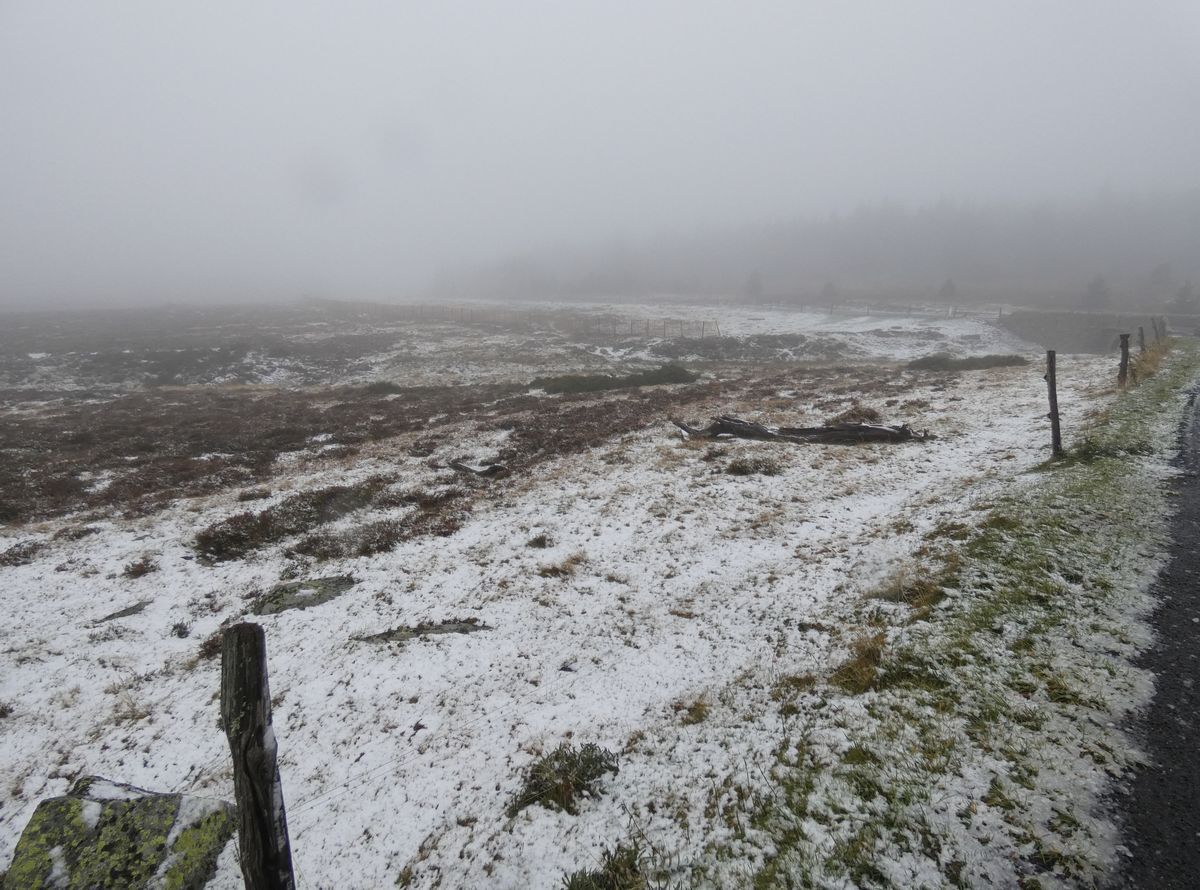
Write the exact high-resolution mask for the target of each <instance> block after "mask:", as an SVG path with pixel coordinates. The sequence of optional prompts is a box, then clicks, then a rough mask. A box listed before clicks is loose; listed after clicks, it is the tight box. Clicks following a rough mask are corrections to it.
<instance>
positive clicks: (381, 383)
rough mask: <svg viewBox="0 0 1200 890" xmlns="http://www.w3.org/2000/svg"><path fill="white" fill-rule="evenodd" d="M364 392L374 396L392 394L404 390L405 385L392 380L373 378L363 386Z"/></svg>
mask: <svg viewBox="0 0 1200 890" xmlns="http://www.w3.org/2000/svg"><path fill="white" fill-rule="evenodd" d="M363 392H365V393H367V394H368V395H372V396H390V395H395V394H396V393H401V392H404V387H403V386H401V385H400V384H398V383H392V381H390V380H373V381H371V382H370V383H368V384H367V385H366V386H364V387H363Z"/></svg>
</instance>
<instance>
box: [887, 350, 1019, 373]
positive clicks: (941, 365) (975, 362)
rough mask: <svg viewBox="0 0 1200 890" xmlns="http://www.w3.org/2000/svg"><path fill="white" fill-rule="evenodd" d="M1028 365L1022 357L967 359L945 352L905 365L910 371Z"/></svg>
mask: <svg viewBox="0 0 1200 890" xmlns="http://www.w3.org/2000/svg"><path fill="white" fill-rule="evenodd" d="M1027 364H1029V359H1027V358H1025V356H1023V355H974V356H969V357H968V358H953V357H951V356H950V355H949V354H947V353H945V352H937V353H934V354H933V355H926V356H923V357H922V358H918V359H913V360H912V361H911V362H909V363H908V365H906V367H907V368H908V370H910V371H981V370H983V369H984V368H1012V367H1016V366H1018V365H1027Z"/></svg>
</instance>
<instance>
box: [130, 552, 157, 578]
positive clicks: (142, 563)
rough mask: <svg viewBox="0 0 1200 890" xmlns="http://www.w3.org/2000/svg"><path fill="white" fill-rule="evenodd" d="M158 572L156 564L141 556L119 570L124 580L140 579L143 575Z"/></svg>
mask: <svg viewBox="0 0 1200 890" xmlns="http://www.w3.org/2000/svg"><path fill="white" fill-rule="evenodd" d="M157 571H158V563H156V562H155V561H154V560H153V559H151V558H150V557H149V556H143V557H142V558H141V559H136V560H134V561H133V562H131V563H129V564H128V565H126V566H125V568H124V569H122V570H121V574H122V575H124V576H125V577H126V578H140V577H142V576H143V575H149V574H150V573H151V572H157Z"/></svg>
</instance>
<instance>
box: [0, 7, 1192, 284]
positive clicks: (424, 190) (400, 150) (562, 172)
mask: <svg viewBox="0 0 1200 890" xmlns="http://www.w3.org/2000/svg"><path fill="white" fill-rule="evenodd" d="M1198 100H1200V5H1198V4H1196V3H1194V2H1189V0H1179V2H1144V3H1137V4H1132V3H1115V2H1112V3H1110V2H1096V0H1076V2H1060V3H1054V4H1046V3H1039V2H1008V0H1005V2H975V3H962V2H961V0H947V2H906V3H895V2H855V3H839V4H833V3H754V4H734V3H709V2H696V0H686V2H671V3H668V2H648V3H624V4H614V3H601V2H572V3H549V2H546V3H534V2H527V3H520V4H516V3H498V2H497V3H480V2H475V3H469V2H463V3H454V4H418V3H387V2H378V3H372V2H348V3H302V4H297V3H282V2H277V3H268V2H261V3H251V4H247V3H231V2H210V3H203V4H200V3H195V4H178V3H162V2H159V0H145V2H117V0H113V2H106V3H77V2H72V3H65V2H48V0H28V2H26V0H5V2H0V120H2V121H3V123H2V124H0V160H2V162H3V163H0V307H3V308H16V307H30V306H39V307H40V306H56V305H63V306H67V305H98V304H113V305H116V304H120V305H126V304H137V303H158V302H166V301H179V300H186V301H192V300H196V301H208V302H213V303H218V302H229V301H251V300H275V299H293V298H297V297H301V296H305V295H311V296H321V297H334V298H355V299H360V298H373V299H379V298H386V299H393V298H394V299H403V298H409V297H418V296H425V295H428V294H429V293H430V292H431V291H432V292H434V293H438V294H443V295H449V296H473V295H491V294H498V295H504V296H522V295H523V289H525V288H527V287H528V288H529V293H528V295H534V296H554V295H556V292H558V291H562V292H564V295H570V294H593V293H607V294H608V295H613V296H621V295H622V294H621V293H620V291H622V289H625V290H629V291H637V292H655V291H662V290H680V291H684V292H696V293H701V292H704V293H707V292H715V291H721V290H730V289H737V288H740V287H741V286H742V283H743V281H744V280H745V279H746V276H747V275H753V274H755V273H756V272H760V271H761V274H762V276H763V278H764V280H765V282H766V286H767V288H768V289H770V288H771V287H772V286H773V285H777V286H778V287H779V288H784V289H789V290H797V289H803V288H806V287H815V286H817V285H818V284H820V282H821V281H822V280H823V279H827V278H837V279H838V283H839V284H840V285H841V286H861V287H871V288H876V289H886V288H887V287H888V286H890V285H891V284H892V283H893V282H894V284H895V286H896V287H898V288H901V289H905V288H907V289H912V288H915V287H918V285H919V283H920V282H927V283H928V284H929V285H930V286H934V287H936V286H937V285H938V284H940V283H941V282H942V279H943V278H946V277H951V276H959V277H958V278H956V279H955V280H956V281H957V282H958V285H959V286H960V287H966V288H968V289H969V288H970V287H971V281H972V280H973V279H978V281H979V288H980V290H981V291H982V290H987V291H988V293H992V292H994V291H997V290H1003V289H1004V288H1005V287H1007V286H1012V287H1015V288H1018V289H1021V290H1022V291H1025V290H1037V289H1038V288H1044V289H1046V291H1047V292H1054V293H1061V292H1065V291H1067V290H1069V289H1070V288H1071V287H1072V286H1074V285H1073V282H1075V281H1076V279H1079V278H1080V277H1081V276H1091V275H1093V274H1095V275H1101V274H1102V275H1107V276H1109V277H1111V278H1113V279H1115V280H1119V281H1124V282H1126V285H1127V286H1128V288H1130V289H1135V288H1136V282H1137V281H1138V276H1141V275H1145V276H1149V275H1152V274H1153V270H1154V269H1156V268H1158V267H1161V266H1162V265H1164V264H1166V265H1168V266H1169V267H1170V268H1169V269H1168V277H1169V278H1171V280H1172V281H1173V280H1174V279H1179V280H1180V281H1182V280H1184V279H1186V278H1188V277H1196V278H1197V280H1198V282H1200V273H1198V271H1197V269H1196V264H1197V262H1198V259H1197V258H1198V257H1200V198H1198V197H1197V195H1198V194H1200V193H1198V192H1197V189H1198V188H1200V166H1198V165H1197V163H1196V159H1197V158H1198V157H1200V115H1198V114H1197V107H1198V105H1200V103H1198ZM1097 208H1099V209H1100V215H1101V217H1102V218H1103V219H1102V221H1101V223H1099V224H1097V225H1099V228H1100V229H1102V232H1100V233H1099V234H1096V235H1095V237H1093V236H1092V235H1090V234H1086V233H1085V234H1082V235H1072V234H1071V233H1072V232H1076V231H1077V230H1078V229H1079V228H1080V227H1084V228H1086V226H1085V224H1086V223H1087V222H1088V221H1091V222H1092V223H1095V221H1096V219H1097V217H1096V215H1095V213H1093V211H1094V210H1096V209H1097ZM939 214H940V215H939ZM1038 214H1041V216H1040V217H1039V216H1038ZM1035 218H1037V219H1041V220H1042V225H1043V228H1041V229H1039V228H1037V226H1033V227H1032V228H1031V227H1029V226H1027V225H1026V222H1028V221H1029V220H1032V219H1035ZM964 219H971V220H975V221H976V223H977V225H976V227H975V228H974V229H973V230H972V231H973V232H974V234H973V235H972V238H974V242H973V246H971V245H968V246H963V244H962V241H963V238H962V237H958V239H957V240H956V239H955V235H956V233H959V235H960V236H961V231H962V229H961V226H960V225H959V224H960V223H961V222H962V221H963V220H964ZM981 219H982V220H983V221H984V222H983V223H979V220H981ZM1046 219H1050V220H1051V224H1050V228H1051V229H1052V230H1053V231H1054V232H1056V233H1057V234H1056V235H1055V236H1054V237H1053V238H1051V239H1050V240H1049V241H1047V240H1046V238H1045V237H1043V236H1044V234H1045V232H1046V231H1047V229H1046V228H1045V220H1046ZM855 220H857V221H858V222H857V223H856V222H855ZM864 220H866V221H868V222H870V221H871V220H875V223H876V224H875V225H874V227H873V228H872V226H871V225H867V224H865V223H864V222H863V221H864ZM880 220H883V223H880V222H879V221H880ZM930 220H934V222H933V223H931V222H930ZM956 220H957V221H958V222H956ZM856 226H857V228H856ZM1093 228H1095V226H1093ZM867 230H871V232H873V234H869V233H868V232H867ZM831 233H835V234H831ZM856 233H857V234H856ZM868 234H869V237H868ZM835 235H836V237H835ZM860 236H861V237H860ZM1021 238H1024V239H1025V240H1026V241H1028V242H1029V245H1030V246H1029V248H1028V249H1026V250H1016V249H1013V248H1012V246H1011V245H1012V244H1013V243H1014V242H1015V241H1017V240H1020V239H1021ZM822 239H824V240H822ZM838 239H841V240H840V241H839V240H838ZM872 239H873V240H872ZM968 240H970V239H968ZM833 242H836V243H837V244H838V245H840V246H837V247H836V249H835V248H833V247H826V248H822V250H821V251H816V249H815V248H814V247H813V246H812V245H813V244H814V243H821V244H832V243H833ZM1000 242H1002V243H1003V244H1004V245H1006V246H1005V247H1004V248H1003V249H998V250H997V249H993V246H994V244H995V243H1000ZM1114 245H1124V248H1125V249H1124V251H1123V252H1121V251H1117V252H1114V250H1113V246H1114ZM860 246H861V249H859V247H860ZM831 251H832V253H831ZM1035 254H1036V256H1035ZM631 256H632V257H636V258H637V264H638V268H639V269H640V270H642V271H641V272H638V273H637V274H633V273H630V272H629V266H630V264H629V262H628V261H627V260H628V258H629V257H631ZM813 256H816V257H817V258H816V259H812V257H813ZM830 256H835V257H836V258H837V259H836V261H833V260H830ZM614 257H615V259H613V258H614ZM706 257H708V258H712V257H723V259H721V260H720V261H719V262H718V261H717V260H711V261H710V262H709V264H708V265H707V266H706V265H705V263H704V259H705V258H706ZM806 257H807V259H805V258H806ZM856 257H858V259H856ZM889 257H890V259H889ZM981 257H982V259H981ZM610 260H611V261H612V262H613V263H615V266H616V268H617V273H616V274H612V275H608V277H605V275H604V274H600V275H599V277H598V278H597V277H596V269H597V268H601V269H602V270H603V269H604V268H607V266H606V264H608V263H609V261H610ZM1035 260H1036V263H1035ZM1039 264H1040V265H1039ZM1035 265H1036V268H1034V266H1035ZM764 267H765V268H764ZM514 268H517V269H523V270H524V271H523V272H521V273H520V274H516V275H515V276H514V275H513V274H511V270H512V269H514ZM706 269H707V271H705V270H706ZM505 270H508V271H505ZM530 270H533V271H530ZM646 270H649V271H646ZM589 276H591V278H590V279H589ZM1160 278H1161V274H1160ZM960 279H961V280H960ZM587 280H591V281H592V285H591V286H588V287H585V286H583V285H581V283H580V282H584V281H587ZM514 282H515V283H514ZM847 283H849V284H847ZM1160 283H1161V281H1160ZM1081 286H1082V282H1081ZM535 291H536V293H535Z"/></svg>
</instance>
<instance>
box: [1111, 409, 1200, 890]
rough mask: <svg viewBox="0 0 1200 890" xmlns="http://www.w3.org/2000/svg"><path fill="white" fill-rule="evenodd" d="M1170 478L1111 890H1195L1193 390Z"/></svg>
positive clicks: (1197, 712) (1199, 737)
mask: <svg viewBox="0 0 1200 890" xmlns="http://www.w3.org/2000/svg"><path fill="white" fill-rule="evenodd" d="M1187 416H1188V418H1189V420H1188V422H1187V424H1186V426H1185V430H1184V437H1183V439H1184V441H1183V450H1182V453H1181V454H1180V457H1179V463H1180V468H1181V469H1182V470H1183V471H1184V475H1183V476H1182V477H1181V478H1180V479H1178V480H1177V481H1176V482H1175V485H1176V489H1177V494H1178V500H1177V505H1178V508H1179V512H1178V513H1177V514H1176V516H1175V520H1174V523H1173V527H1172V528H1173V536H1172V537H1173V541H1174V543H1173V544H1172V546H1171V552H1170V562H1169V563H1168V565H1167V568H1166V571H1165V572H1164V573H1163V574H1162V576H1161V577H1160V578H1159V580H1158V582H1157V593H1158V599H1159V602H1160V605H1159V607H1158V610H1157V611H1156V612H1155V615H1154V619H1153V621H1154V627H1155V631H1156V633H1157V635H1158V636H1157V640H1156V641H1155V645H1154V647H1153V648H1152V649H1150V650H1149V651H1148V652H1146V653H1145V654H1144V655H1143V656H1142V658H1141V659H1140V664H1141V665H1142V666H1143V667H1146V668H1149V669H1150V670H1151V671H1153V672H1154V674H1155V676H1156V678H1157V679H1156V681H1155V695H1154V700H1153V702H1152V703H1151V705H1150V707H1149V708H1148V709H1147V711H1146V712H1145V713H1144V714H1142V715H1140V719H1139V720H1138V722H1137V724H1136V725H1135V727H1134V731H1135V732H1136V734H1137V736H1138V737H1139V739H1140V740H1141V742H1142V745H1143V747H1144V750H1145V751H1146V752H1147V754H1148V755H1149V756H1150V765H1149V766H1147V767H1145V768H1143V769H1140V770H1138V771H1137V773H1136V774H1135V775H1134V776H1133V777H1132V779H1131V781H1130V782H1129V783H1128V784H1127V785H1126V787H1125V788H1124V789H1123V794H1122V795H1121V797H1120V798H1119V799H1118V800H1117V801H1116V803H1117V805H1118V806H1119V807H1120V808H1121V809H1122V810H1123V811H1124V820H1125V839H1124V844H1125V846H1126V847H1127V848H1128V850H1129V853H1130V855H1129V857H1128V859H1127V860H1126V862H1125V866H1124V868H1123V869H1122V870H1121V871H1120V872H1119V873H1118V874H1117V875H1116V876H1115V878H1114V880H1113V882H1112V884H1111V885H1110V886H1111V887H1113V888H1126V887H1128V888H1143V887H1145V888H1154V890H1171V888H1176V887H1178V888H1188V890H1196V888H1200V399H1198V398H1196V396H1195V394H1193V401H1192V403H1191V405H1190V406H1189V410H1188V414H1187Z"/></svg>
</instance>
